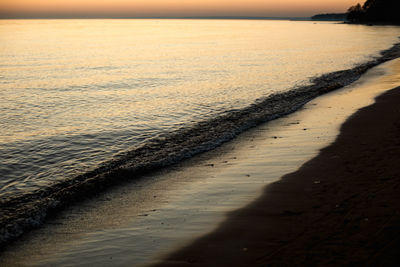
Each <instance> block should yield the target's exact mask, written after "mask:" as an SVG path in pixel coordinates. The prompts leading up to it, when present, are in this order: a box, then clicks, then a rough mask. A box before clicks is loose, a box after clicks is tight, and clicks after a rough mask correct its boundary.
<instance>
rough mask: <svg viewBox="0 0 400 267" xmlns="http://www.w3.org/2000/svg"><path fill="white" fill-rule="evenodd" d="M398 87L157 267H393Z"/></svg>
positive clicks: (399, 215) (399, 209)
mask: <svg viewBox="0 0 400 267" xmlns="http://www.w3.org/2000/svg"><path fill="white" fill-rule="evenodd" d="M399 103H400V87H397V88H395V89H393V90H391V91H389V92H386V93H384V94H383V95H381V96H379V97H378V98H377V100H376V103H375V104H374V105H371V106H368V107H366V108H363V109H361V110H360V111H358V112H357V113H356V114H355V115H353V116H352V117H351V118H349V119H348V120H347V121H346V123H345V124H344V125H343V126H342V127H341V131H340V135H339V137H338V138H337V140H336V141H335V142H334V143H333V144H332V145H330V146H328V147H327V148H324V149H323V150H322V151H321V152H320V154H319V155H318V156H317V157H315V158H314V159H312V160H311V161H309V162H307V163H306V164H304V165H303V166H302V167H301V168H300V169H299V170H298V171H296V172H293V173H291V174H288V175H285V176H284V177H283V178H282V179H281V180H280V181H278V182H275V183H273V184H271V185H269V186H267V187H266V189H265V191H264V193H263V195H262V197H260V198H259V199H257V200H256V201H255V202H253V203H251V204H250V205H248V206H247V207H245V208H243V209H240V210H237V211H234V212H232V213H230V215H229V217H228V219H227V220H226V221H225V222H224V223H223V224H222V225H220V227H219V228H218V229H217V230H216V231H214V232H213V233H211V234H209V235H207V236H205V237H202V238H201V239H198V240H197V241H195V242H194V243H193V244H191V245H190V246H188V247H186V248H184V249H182V250H180V251H178V252H176V253H174V254H172V255H170V256H168V257H167V259H166V260H165V262H164V263H162V264H160V265H158V266H186V265H190V266H299V265H300V266H316V265H317V266H343V265H351V266H354V265H356V266H359V265H362V266H398V264H399V254H398V253H399V251H400V231H399V229H400V106H399Z"/></svg>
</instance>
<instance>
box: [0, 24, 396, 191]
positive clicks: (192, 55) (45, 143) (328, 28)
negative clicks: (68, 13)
mask: <svg viewBox="0 0 400 267" xmlns="http://www.w3.org/2000/svg"><path fill="white" fill-rule="evenodd" d="M399 32H400V31H399V27H391V26H382V27H368V26H361V25H345V24H334V23H313V22H291V21H267V20H150V19H144V20H0V96H1V97H0V122H1V127H0V162H1V165H0V177H1V178H0V197H8V196H11V195H13V196H18V195H21V194H24V193H27V192H31V191H32V190H36V189H40V188H43V187H45V186H48V185H50V184H52V183H55V182H57V181H61V180H64V179H71V178H73V177H75V176H77V175H79V174H82V173H85V172H87V171H90V170H92V169H94V168H96V167H97V166H99V165H100V164H102V163H104V162H106V161H108V160H110V159H112V158H113V157H114V156H115V155H118V154H119V153H121V152H124V151H129V150H132V149H134V148H135V147H138V146H140V145H142V144H145V143H146V142H149V140H150V139H151V138H153V137H157V136H159V135H160V134H163V133H168V132H171V131H175V130H177V129H181V128H185V127H190V126H191V125H193V124H194V123H197V122H199V121H204V120H207V119H210V118H214V117H217V116H221V115H223V114H226V113H229V112H232V111H234V110H237V109H240V108H244V107H247V106H249V105H251V104H252V103H254V102H256V101H257V100H258V99H260V98H263V97H266V96H268V95H271V94H272V93H279V92H283V91H287V90H289V89H292V88H293V87H295V86H298V85H304V84H307V83H308V82H309V79H310V78H311V77H315V76H318V75H321V74H324V73H328V72H332V71H337V70H342V69H348V68H351V67H353V66H354V65H356V64H357V63H361V62H364V61H367V60H370V59H371V58H373V57H374V56H378V55H379V51H380V50H383V49H387V48H389V47H390V46H391V45H392V44H394V43H395V42H397V41H398V35H399Z"/></svg>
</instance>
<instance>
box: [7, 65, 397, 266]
mask: <svg viewBox="0 0 400 267" xmlns="http://www.w3.org/2000/svg"><path fill="white" fill-rule="evenodd" d="M399 69H400V60H399V59H397V60H393V61H391V62H388V63H385V64H382V65H380V66H377V67H375V68H373V69H371V70H370V71H368V72H367V73H366V74H365V75H363V76H362V77H361V79H359V80H358V81H357V82H355V83H353V84H352V85H350V86H347V87H346V88H343V89H340V90H337V91H334V92H332V93H328V94H326V95H324V96H321V97H318V98H316V99H314V100H312V101H310V102H309V103H307V104H306V105H305V106H304V107H303V108H301V109H300V110H299V111H298V112H295V113H293V114H290V115H288V116H284V117H282V118H279V119H277V120H274V121H271V122H269V123H266V124H262V125H260V126H259V127H256V128H253V129H250V130H249V131H246V132H244V133H243V134H241V135H240V136H238V138H236V139H235V140H233V141H232V142H228V143H226V144H224V145H222V146H221V147H219V148H217V149H215V150H213V151H210V152H207V153H204V154H201V155H198V156H196V157H194V158H192V159H189V160H187V161H183V162H182V163H180V164H177V165H175V166H174V167H173V168H168V169H166V170H165V171H161V172H159V173H155V174H151V175H149V176H146V177H144V179H141V180H138V181H136V182H132V183H126V184H124V185H122V186H120V187H115V188H113V189H112V190H109V191H108V192H107V193H103V194H101V195H99V196H98V197H96V198H92V199H90V200H87V201H85V202H83V203H81V204H80V205H75V206H72V207H70V208H68V209H66V210H65V211H63V212H62V213H60V214H59V215H58V216H56V217H55V218H52V219H50V220H48V221H47V223H45V224H44V225H43V226H42V227H41V228H39V229H37V230H34V231H31V232H30V233H27V234H26V235H24V236H22V238H21V239H19V240H17V241H16V242H14V243H13V244H11V246H9V247H8V248H7V249H5V250H4V252H3V253H2V255H1V257H0V262H1V263H0V264H3V265H6V266H21V265H35V266H50V265H51V266H63V265H71V264H73V265H86V266H87V265H96V266H110V265H135V266H141V265H143V264H149V263H157V262H158V261H159V259H162V258H163V257H164V256H165V255H169V254H170V253H171V252H173V251H176V250H177V248H180V247H184V246H185V245H187V244H190V243H191V242H192V241H193V240H195V239H196V238H198V237H201V236H203V235H204V234H206V233H210V232H211V231H213V230H214V229H215V228H216V227H217V226H218V225H219V224H220V223H221V222H223V221H224V220H225V218H226V215H227V214H228V213H229V212H231V211H233V210H236V209H238V207H244V206H246V205H248V204H249V203H251V202H252V201H254V199H256V198H257V197H258V196H261V195H262V192H263V188H264V187H265V186H266V185H268V184H270V183H272V182H275V181H277V180H279V179H280V177H282V176H284V175H286V174H288V173H291V172H294V171H296V170H297V169H298V168H300V167H301V166H302V165H303V164H304V163H305V162H307V161H308V160H310V159H312V158H313V157H315V156H316V155H317V154H318V152H319V150H320V149H322V148H324V147H326V146H328V145H329V144H331V143H332V142H333V141H334V140H335V138H336V137H337V135H338V134H339V128H340V126H341V125H342V124H343V122H344V121H345V120H346V119H347V118H348V117H349V116H350V115H351V114H353V113H354V112H356V111H357V110H358V109H360V108H362V107H364V106H367V105H370V104H371V103H373V99H374V97H376V96H377V95H379V94H381V93H382V92H384V91H386V90H387V89H388V88H393V87H395V86H398V85H400V84H399V83H398V81H399V79H398V78H399V73H400V72H398V70H399ZM355 99H357V101H354V100H355ZM210 204H211V205H210Z"/></svg>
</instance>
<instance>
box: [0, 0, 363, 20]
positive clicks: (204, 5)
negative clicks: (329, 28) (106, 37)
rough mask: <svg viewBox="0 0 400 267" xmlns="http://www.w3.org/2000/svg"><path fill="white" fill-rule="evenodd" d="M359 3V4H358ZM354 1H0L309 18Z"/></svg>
mask: <svg viewBox="0 0 400 267" xmlns="http://www.w3.org/2000/svg"><path fill="white" fill-rule="evenodd" d="M360 1H361V2H363V0H360ZM360 1H357V0H0V12H1V13H25V14H35V13H66V12H70V13H78V14H80V13H87V14H91V13H107V14H118V13H121V14H132V15H133V16H134V15H137V16H151V15H153V16H218V15H220V16H224V15H225V16H309V15H313V14H315V13H329V12H345V11H346V10H347V8H348V7H350V6H352V5H354V4H356V3H357V2H360Z"/></svg>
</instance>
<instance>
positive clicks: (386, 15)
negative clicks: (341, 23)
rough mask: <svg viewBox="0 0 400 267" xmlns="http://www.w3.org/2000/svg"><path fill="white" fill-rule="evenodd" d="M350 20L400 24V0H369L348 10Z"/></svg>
mask: <svg viewBox="0 0 400 267" xmlns="http://www.w3.org/2000/svg"><path fill="white" fill-rule="evenodd" d="M347 19H348V20H349V21H350V22H357V23H366V22H382V23H394V24H400V0H367V1H366V2H365V3H364V4H363V5H362V6H361V5H360V4H357V5H355V6H352V7H350V8H349V9H348V11H347Z"/></svg>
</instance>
